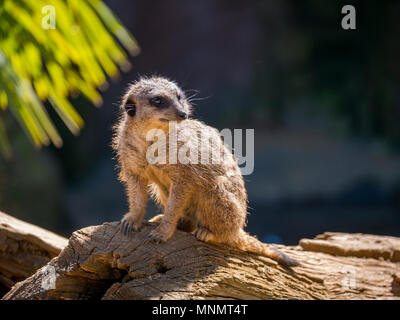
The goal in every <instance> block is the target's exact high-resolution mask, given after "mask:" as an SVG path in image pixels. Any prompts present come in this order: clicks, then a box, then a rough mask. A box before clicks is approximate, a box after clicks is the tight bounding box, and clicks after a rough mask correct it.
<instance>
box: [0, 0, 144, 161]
mask: <svg viewBox="0 0 400 320" xmlns="http://www.w3.org/2000/svg"><path fill="white" fill-rule="evenodd" d="M49 5H51V6H53V7H54V9H55V22H56V24H55V29H45V28H43V27H42V21H43V19H45V20H46V15H48V14H49V13H50V12H49V11H46V9H45V7H46V6H49ZM44 23H47V22H46V21H44ZM113 36H115V37H116V38H117V39H118V40H119V42H120V44H121V45H122V46H121V45H120V44H118V43H117V42H116V41H115V40H114V38H113ZM122 47H123V48H125V49H126V50H128V51H129V53H131V54H132V55H134V54H137V53H138V51H139V48H138V46H137V44H136V41H135V39H134V38H133V37H132V36H131V35H130V33H129V32H128V31H127V30H126V29H125V28H124V27H123V26H122V25H121V23H120V22H119V21H118V19H117V18H116V17H115V16H114V14H113V13H112V12H111V11H110V9H109V8H108V7H107V6H106V5H105V4H104V3H103V2H102V1H100V0H84V1H83V0H35V1H31V0H0V150H1V151H2V153H3V155H5V156H9V155H10V154H11V150H10V144H9V142H8V140H7V136H6V128H5V127H6V126H5V121H3V119H4V112H6V111H7V112H8V111H10V112H11V113H12V114H13V116H14V117H15V118H16V119H17V121H18V122H19V124H20V125H21V127H22V128H23V129H24V131H25V132H26V134H27V135H28V136H29V137H30V138H31V140H32V141H33V143H34V145H35V146H37V147H40V146H42V145H48V144H50V143H51V142H52V143H53V144H54V145H56V146H58V147H59V146H61V145H62V139H61V137H60V135H59V134H58V132H57V129H56V128H55V126H54V124H53V122H52V120H51V118H50V116H49V114H48V112H47V110H46V107H45V105H44V103H43V102H44V101H48V102H49V104H50V105H51V107H52V108H53V109H54V110H55V111H56V113H57V114H58V116H59V117H60V118H61V119H62V121H63V122H64V123H65V125H66V126H67V127H68V129H69V130H70V131H71V132H72V133H73V134H77V133H78V132H79V129H80V128H81V127H82V126H83V123H84V122H83V119H82V118H81V116H80V115H79V113H78V112H77V111H76V110H75V108H74V106H73V105H72V104H71V103H70V102H69V100H68V97H69V96H76V95H77V94H78V93H82V94H83V95H84V96H85V97H87V98H88V99H89V100H90V101H92V103H93V104H95V105H96V106H98V105H100V104H101V103H102V98H101V95H100V94H99V92H98V91H97V88H102V87H105V86H106V84H107V82H106V78H107V76H109V77H114V76H116V75H117V74H118V72H119V70H118V67H120V68H121V69H122V70H123V71H124V70H127V69H129V67H130V64H129V62H128V61H127V55H126V53H125V51H124V50H123V48H122Z"/></svg>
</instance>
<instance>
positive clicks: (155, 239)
mask: <svg viewBox="0 0 400 320" xmlns="http://www.w3.org/2000/svg"><path fill="white" fill-rule="evenodd" d="M143 242H145V243H146V242H153V243H156V244H160V243H162V242H164V241H163V239H162V237H160V236H159V235H156V234H153V233H150V234H149V235H148V236H146V237H145V238H144V239H143Z"/></svg>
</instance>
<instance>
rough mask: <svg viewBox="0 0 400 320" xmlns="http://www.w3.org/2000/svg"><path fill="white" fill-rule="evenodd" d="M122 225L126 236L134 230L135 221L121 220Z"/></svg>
mask: <svg viewBox="0 0 400 320" xmlns="http://www.w3.org/2000/svg"><path fill="white" fill-rule="evenodd" d="M120 225H121V226H120V230H121V232H122V233H123V234H124V235H125V236H129V235H130V234H131V233H132V231H133V230H134V223H130V222H128V221H125V220H124V221H121V222H120Z"/></svg>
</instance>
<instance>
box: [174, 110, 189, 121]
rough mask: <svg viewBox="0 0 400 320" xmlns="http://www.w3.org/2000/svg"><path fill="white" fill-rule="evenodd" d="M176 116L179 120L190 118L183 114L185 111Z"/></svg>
mask: <svg viewBox="0 0 400 320" xmlns="http://www.w3.org/2000/svg"><path fill="white" fill-rule="evenodd" d="M176 115H177V116H178V118H179V119H182V120H183V119H187V117H188V115H187V113H186V112H183V111H178V112H177V113H176Z"/></svg>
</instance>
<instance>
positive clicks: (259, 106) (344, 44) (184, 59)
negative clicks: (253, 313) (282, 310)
mask: <svg viewBox="0 0 400 320" xmlns="http://www.w3.org/2000/svg"><path fill="white" fill-rule="evenodd" d="M105 3H106V4H107V5H108V6H109V7H110V8H111V9H112V10H113V11H114V13H115V14H116V15H117V16H118V17H119V18H120V19H121V21H122V22H123V24H124V25H125V26H126V27H127V28H128V29H129V30H130V31H131V32H132V34H133V35H134V36H135V37H136V39H137V41H138V43H139V45H140V47H141V53H140V55H138V56H137V57H134V58H132V59H131V61H132V64H133V67H132V69H131V71H130V72H128V73H125V74H122V76H121V77H120V78H119V79H117V80H116V81H113V82H111V85H110V87H109V88H108V89H107V90H106V91H105V92H104V93H103V97H104V104H103V106H102V107H101V108H100V109H96V108H95V107H93V106H92V105H90V103H89V102H88V101H86V100H85V99H84V98H76V99H74V100H72V102H73V104H74V106H75V107H76V108H77V109H78V110H79V111H80V113H81V114H82V115H83V117H84V119H85V122H86V126H85V127H84V129H83V130H82V132H81V135H80V136H78V137H74V136H73V135H72V134H71V133H70V132H69V131H68V130H67V129H66V128H65V126H64V125H63V124H62V123H61V121H59V120H58V119H57V118H56V117H54V121H55V122H56V123H57V124H58V128H60V131H61V133H62V136H63V139H64V142H65V143H64V147H63V148H61V149H56V148H53V147H48V148H45V149H42V150H35V149H34V148H33V147H32V145H31V144H30V142H29V141H28V139H27V138H26V137H25V136H24V134H23V133H22V132H21V130H19V128H16V129H15V131H14V132H12V133H11V137H12V141H13V149H14V157H13V158H12V159H11V160H10V161H6V160H4V159H1V160H0V176H1V177H3V178H2V179H1V180H0V210H2V211H4V212H6V213H9V214H11V215H14V216H16V217H18V218H21V219H24V220H26V221H29V222H32V223H34V224H37V225H40V226H42V227H45V228H48V229H50V230H52V231H55V232H57V233H60V234H62V235H64V236H70V234H71V232H72V231H74V230H76V229H78V228H82V227H85V226H89V225H95V224H101V223H103V222H105V221H114V220H119V219H120V218H121V216H122V215H123V214H124V213H125V212H126V211H127V203H126V198H125V194H124V189H123V186H122V185H121V184H120V183H119V182H118V180H117V170H116V169H115V165H116V163H115V161H114V160H112V152H111V148H110V146H109V145H110V140H111V133H112V131H111V127H112V125H113V123H114V122H115V121H116V119H117V116H118V107H117V104H118V103H119V101H120V97H121V93H122V91H123V90H124V89H125V88H126V86H127V83H128V82H130V81H132V80H134V79H136V78H137V77H138V76H139V75H152V74H158V75H163V76H167V77H169V78H172V79H175V80H176V81H177V82H178V83H179V84H180V85H181V86H182V87H183V89H186V90H188V89H196V90H199V91H200V93H199V95H198V97H199V98H205V99H203V100H199V101H196V104H197V106H196V108H195V115H196V117H197V118H199V119H201V120H203V121H205V122H207V123H208V124H210V125H212V126H215V127H216V128H218V129H223V128H254V129H255V169H254V172H253V174H251V175H248V176H245V180H246V187H247V190H248V193H249V205H250V209H249V212H250V215H249V222H248V227H247V231H249V232H250V233H252V234H256V235H257V236H258V237H259V238H260V239H262V240H263V241H266V242H275V243H285V244H296V243H297V242H298V240H299V239H300V238H303V237H313V236H315V235H316V234H318V233H322V232H324V231H343V232H363V233H374V234H386V235H394V236H400V152H399V151H400V127H399V121H400V59H399V57H400V41H399V34H400V22H399V17H400V2H399V1H350V2H344V1H334V0H330V1H323V0H318V1H317V0H315V1H311V0H310V1H298V0H280V1H251V2H244V1H236V0H219V1H215V0H202V1H183V0H182V1H171V0H168V1H154V0H150V1H122V0H112V1H111V0H108V1H105ZM345 4H352V5H354V6H355V8H356V12H357V16H356V18H357V29H356V30H343V29H342V27H341V19H342V17H343V14H341V8H342V6H343V5H345ZM157 211H158V209H157V208H156V207H155V206H154V205H150V207H149V209H148V214H147V217H151V216H152V215H154V214H155V213H156V212H157Z"/></svg>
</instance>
